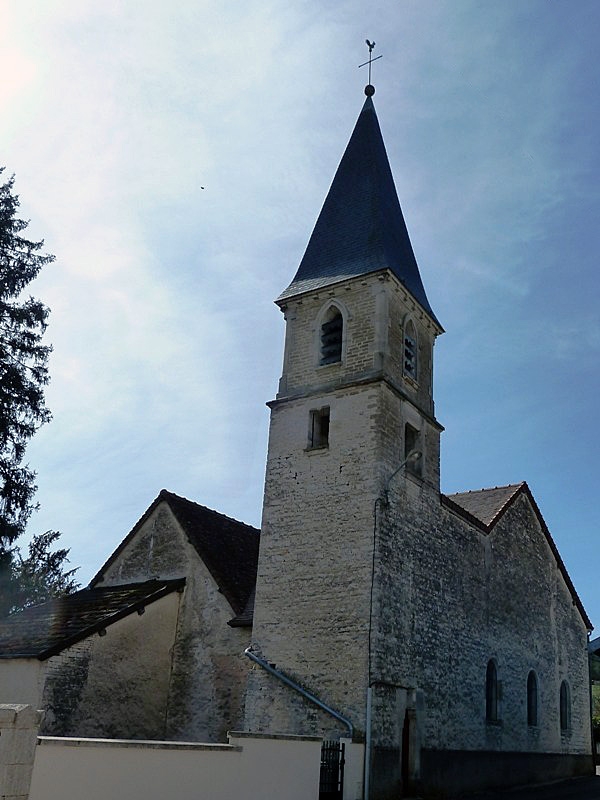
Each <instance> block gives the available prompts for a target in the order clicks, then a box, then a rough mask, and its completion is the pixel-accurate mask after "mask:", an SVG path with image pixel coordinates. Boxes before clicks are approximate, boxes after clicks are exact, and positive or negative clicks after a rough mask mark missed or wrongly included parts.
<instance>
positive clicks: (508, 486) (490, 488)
mask: <svg viewBox="0 0 600 800" xmlns="http://www.w3.org/2000/svg"><path fill="white" fill-rule="evenodd" d="M526 485H527V481H520V482H519V483H507V484H505V485H504V486H484V487H482V488H481V489H465V490H464V491H462V492H452V494H445V493H444V494H445V496H446V497H456V495H457V494H478V493H479V492H493V491H494V490H495V489H520V488H521V487H522V486H526Z"/></svg>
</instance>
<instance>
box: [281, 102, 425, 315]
mask: <svg viewBox="0 0 600 800" xmlns="http://www.w3.org/2000/svg"><path fill="white" fill-rule="evenodd" d="M368 88H371V87H368ZM365 91H366V90H365ZM371 94H372V92H369V93H367V99H366V100H365V104H364V106H363V108H362V111H361V113H360V115H359V117H358V120H357V122H356V125H355V127H354V131H353V133H352V136H351V137H350V141H349V142H348V146H347V147H346V151H345V153H344V155H343V156H342V160H341V162H340V165H339V167H338V170H337V172H336V175H335V177H334V179H333V183H332V184H331V188H330V189H329V194H328V195H327V198H326V199H325V203H324V204H323V208H322V209H321V213H320V215H319V218H318V219H317V223H316V225H315V228H314V230H313V232H312V236H311V237H310V240H309V242H308V246H307V248H306V252H305V253H304V257H303V258H302V261H301V262H300V266H299V268H298V272H297V273H296V275H295V277H294V279H293V281H292V282H291V284H290V285H289V286H288V288H287V289H286V290H285V291H284V292H283V293H282V294H281V295H280V297H279V298H278V301H281V300H285V299H286V298H288V297H292V296H293V295H297V294H301V293H302V292H307V291H310V290H311V289H318V288H320V287H322V286H328V285H331V284H334V283H338V282H339V281H343V280H345V279H346V278H352V277H356V276H358V275H367V274H369V273H371V272H377V271H379V270H382V269H386V268H387V269H390V270H391V271H392V272H393V273H394V274H395V275H396V276H397V277H398V278H399V280H400V281H401V282H402V283H403V284H404V286H405V287H406V288H407V289H408V291H409V292H410V293H411V295H412V296H413V297H414V299H415V300H416V301H417V302H418V303H419V305H421V306H422V308H423V309H424V310H425V311H426V312H427V313H428V314H429V316H430V317H431V318H432V319H433V320H434V321H435V322H436V323H437V324H438V325H439V322H438V320H437V319H436V317H435V314H434V313H433V311H432V309H431V306H430V305H429V301H428V300H427V295H426V294H425V289H424V288H423V283H422V281H421V275H420V274H419V267H418V266H417V261H416V259H415V255H414V253H413V249H412V245H411V243H410V239H409V236H408V231H407V230H406V224H405V222H404V217H403V216H402V210H401V208H400V203H399V202H398V195H397V194H396V187H395V186H394V179H393V177H392V172H391V169H390V164H389V161H388V157H387V153H386V151H385V145H384V143H383V138H382V136H381V130H380V128H379V122H378V120H377V115H376V113H375V107H374V105H373V100H372V99H371Z"/></svg>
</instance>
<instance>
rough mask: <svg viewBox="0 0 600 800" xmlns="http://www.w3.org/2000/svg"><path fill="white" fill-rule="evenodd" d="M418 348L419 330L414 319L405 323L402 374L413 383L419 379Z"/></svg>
mask: <svg viewBox="0 0 600 800" xmlns="http://www.w3.org/2000/svg"><path fill="white" fill-rule="evenodd" d="M418 355H419V353H418V346H417V330H416V328H415V323H414V322H413V321H412V319H409V320H407V321H406V322H405V323H404V336H403V357H402V365H403V366H402V372H403V373H404V375H406V376H407V377H409V378H412V380H413V381H416V380H417V379H418V373H419V364H418V360H419V359H418Z"/></svg>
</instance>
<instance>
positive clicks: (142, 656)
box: [43, 503, 250, 742]
mask: <svg viewBox="0 0 600 800" xmlns="http://www.w3.org/2000/svg"><path fill="white" fill-rule="evenodd" d="M183 576H185V578H186V584H185V589H184V591H183V593H182V594H179V593H177V592H174V593H172V594H170V595H167V596H166V597H163V598H162V599H160V600H158V601H156V602H154V603H151V604H149V605H148V606H147V607H146V609H145V613H144V614H143V615H141V616H139V615H138V614H137V613H134V614H131V615H129V616H128V617H126V618H125V619H123V620H121V621H120V622H117V623H115V624H113V625H111V626H109V627H108V628H107V629H106V635H104V636H102V637H100V636H98V635H97V634H96V635H95V636H93V637H89V638H88V639H86V640H84V641H83V642H80V643H79V644H77V645H74V646H73V647H71V648H68V649H67V650H65V651H64V652H62V653H60V654H59V655H57V656H54V657H53V658H51V659H49V662H48V667H47V678H46V686H45V690H44V700H43V706H44V708H45V709H46V710H47V715H46V721H45V725H44V732H45V733H47V734H54V735H61V736H102V737H109V738H134V739H173V740H179V741H182V740H188V741H206V742H220V741H225V740H226V734H227V730H229V729H233V728H239V727H241V723H242V720H243V692H244V688H245V683H246V676H247V672H248V668H249V662H248V659H246V658H245V657H244V655H243V651H244V649H245V648H246V647H247V646H248V644H249V643H250V635H249V631H248V629H245V628H231V627H229V626H228V625H227V622H228V620H230V619H231V618H232V617H233V616H234V611H233V609H232V608H231V607H230V606H229V603H228V602H227V600H226V599H225V597H224V595H223V594H222V593H221V592H220V591H219V589H218V587H217V585H216V584H215V582H214V580H213V578H212V576H211V574H210V573H209V571H208V570H207V568H206V567H205V565H204V564H203V563H202V561H201V559H200V558H199V556H198V554H197V552H196V551H195V549H194V548H193V547H192V545H191V544H190V543H189V541H188V540H187V537H186V536H185V534H184V533H183V531H182V530H181V528H180V527H179V524H178V523H177V521H176V519H175V518H174V516H173V514H172V513H171V511H170V509H169V508H168V506H167V504H166V503H161V504H160V505H159V506H158V507H157V508H156V509H155V511H154V513H153V514H152V515H151V516H150V517H149V518H148V519H147V520H146V521H145V522H144V524H143V525H142V526H141V528H140V529H139V530H138V531H137V532H136V535H135V536H134V537H133V539H132V540H131V541H130V542H129V543H128V545H127V546H126V547H125V548H124V550H123V551H122V552H121V553H120V554H119V556H118V557H117V559H116V560H115V561H114V562H113V563H112V564H111V566H110V567H109V569H107V571H106V573H105V575H104V580H103V584H102V585H118V584H122V583H130V582H136V581H144V580H147V579H149V578H153V577H161V578H177V577H183Z"/></svg>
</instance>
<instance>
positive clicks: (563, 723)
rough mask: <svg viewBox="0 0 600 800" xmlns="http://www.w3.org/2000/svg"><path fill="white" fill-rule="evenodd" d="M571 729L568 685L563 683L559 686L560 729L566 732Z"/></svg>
mask: <svg viewBox="0 0 600 800" xmlns="http://www.w3.org/2000/svg"><path fill="white" fill-rule="evenodd" d="M570 728H571V690H570V688H569V684H568V683H567V682H566V681H563V682H562V683H561V685H560V729H561V731H563V732H564V731H568V730H570Z"/></svg>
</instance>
